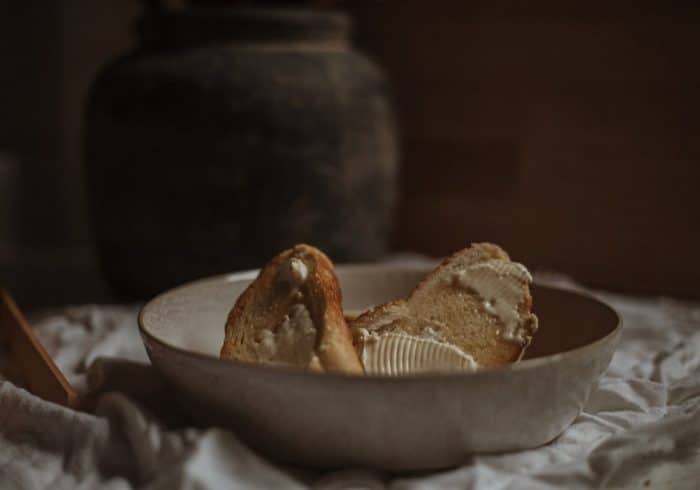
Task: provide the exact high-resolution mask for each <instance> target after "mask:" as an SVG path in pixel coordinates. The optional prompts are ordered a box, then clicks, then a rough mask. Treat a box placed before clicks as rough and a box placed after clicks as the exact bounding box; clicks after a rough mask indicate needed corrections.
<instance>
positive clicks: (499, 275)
mask: <svg viewBox="0 0 700 490" xmlns="http://www.w3.org/2000/svg"><path fill="white" fill-rule="evenodd" d="M531 281H532V278H531V276H530V274H529V273H528V271H527V270H526V269H525V267H524V266H522V265H521V264H518V263H516V262H511V260H510V258H509V257H508V254H507V253H506V252H505V251H503V250H502V249H501V248H500V247H498V246H496V245H493V244H490V243H477V244H472V245H471V246H470V247H469V248H466V249H463V250H460V251H458V252H456V253H454V254H453V255H451V256H450V257H448V258H447V259H445V260H444V261H443V262H442V263H441V264H440V265H439V266H438V267H437V268H436V269H435V270H433V271H432V272H431V273H429V274H428V275H427V276H426V277H425V278H424V279H423V280H422V281H421V282H420V283H419V284H418V286H417V287H416V288H415V289H414V290H413V292H412V293H411V294H410V295H409V297H408V298H406V299H401V300H397V301H393V302H390V303H386V304H383V305H380V306H377V307H375V308H373V309H371V310H369V311H368V312H366V313H364V314H362V315H360V316H359V317H357V318H356V319H354V320H353V321H352V322H351V323H350V327H351V331H352V333H353V338H354V342H355V346H356V349H357V350H358V355H359V356H360V358H361V360H362V362H363V364H364V367H365V372H366V373H367V374H388V375H394V374H410V373H414V372H424V371H452V370H460V371H464V370H474V369H476V368H486V367H495V366H501V365H504V364H507V363H511V362H514V361H517V360H519V359H520V358H521V356H522V355H523V353H524V351H525V348H526V347H527V346H528V345H529V343H530V342H531V340H532V335H533V334H534V332H535V331H536V330H537V317H536V316H535V315H534V314H533V313H532V312H531V311H530V310H531V307H532V297H531V295H530V288H529V284H530V283H531Z"/></svg>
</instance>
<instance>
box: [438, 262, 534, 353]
mask: <svg viewBox="0 0 700 490" xmlns="http://www.w3.org/2000/svg"><path fill="white" fill-rule="evenodd" d="M451 280H452V283H453V284H455V285H457V286H459V287H462V288H465V289H468V290H471V291H474V292H475V293H476V294H477V295H479V297H480V298H481V300H482V304H483V306H484V309H485V310H486V311H487V312H488V313H490V314H491V315H494V316H495V317H497V318H498V319H500V320H501V322H502V323H503V329H502V330H501V331H500V335H501V338H503V339H504V340H507V341H510V342H516V343H518V344H521V345H522V344H524V343H525V342H526V338H525V337H526V335H527V329H526V328H525V321H523V319H522V318H521V316H520V313H519V311H518V305H519V304H520V303H522V302H523V301H524V300H525V294H526V289H525V287H524V286H525V285H526V284H529V283H531V282H532V276H531V275H530V273H529V272H528V271H527V269H526V268H525V267H524V266H523V265H522V264H518V263H517V262H509V261H505V260H499V259H492V260H487V261H484V262H478V263H476V264H472V265H470V266H469V267H467V268H466V269H464V270H460V271H455V272H453V273H452V276H451ZM533 321H534V316H533Z"/></svg>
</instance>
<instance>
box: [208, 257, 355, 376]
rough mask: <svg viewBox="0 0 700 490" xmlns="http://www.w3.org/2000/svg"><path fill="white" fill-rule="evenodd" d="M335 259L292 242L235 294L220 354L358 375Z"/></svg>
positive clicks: (226, 356) (253, 360) (254, 360)
mask: <svg viewBox="0 0 700 490" xmlns="http://www.w3.org/2000/svg"><path fill="white" fill-rule="evenodd" d="M341 302H342V296H341V292H340V286H339V285H338V279H337V277H336V275H335V270H334V269H333V264H332V263H331V261H330V260H329V259H328V257H326V255H325V254H324V253H323V252H321V251H320V250H318V249H316V248H314V247H311V246H309V245H296V246H295V247H293V248H291V249H288V250H285V251H283V252H281V253H280V254H278V255H277V256H275V257H274V258H273V259H272V260H271V261H270V262H268V264H267V265H266V266H265V267H264V268H263V269H262V270H261V271H260V273H259V274H258V277H257V278H256V279H255V281H253V283H251V284H250V286H248V288H247V289H246V290H245V291H244V292H243V294H242V295H241V296H240V297H239V298H238V300H237V301H236V304H235V305H234V307H233V309H232V310H231V312H230V313H229V316H228V321H227V322H226V336H225V339H224V344H223V347H222V348H221V358H222V359H235V360H239V361H245V362H256V363H266V364H280V365H288V366H296V367H300V368H303V369H309V370H314V371H325V372H331V371H332V372H343V373H356V374H362V372H363V370H362V365H361V364H360V361H359V358H358V357H357V353H356V352H355V349H354V347H353V344H352V338H351V335H350V330H349V329H348V326H347V323H346V321H345V318H344V316H343V310H342V304H341Z"/></svg>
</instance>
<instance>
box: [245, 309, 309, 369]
mask: <svg viewBox="0 0 700 490" xmlns="http://www.w3.org/2000/svg"><path fill="white" fill-rule="evenodd" d="M258 335H259V337H258V338H257V339H256V340H257V342H256V343H255V344H254V345H255V347H254V348H255V354H256V357H257V359H258V361H260V362H267V363H272V364H291V365H302V366H305V365H307V364H308V363H309V361H310V360H311V358H312V356H313V355H314V345H315V343H316V328H315V327H314V324H313V321H312V320H311V316H310V315H309V310H307V309H306V307H305V306H304V305H303V304H295V305H293V306H292V308H291V310H290V312H289V315H285V316H284V318H283V319H282V322H280V324H279V325H277V326H276V327H275V329H274V330H270V329H267V328H265V329H262V330H260V331H259V333H258Z"/></svg>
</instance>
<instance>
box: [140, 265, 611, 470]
mask: <svg viewBox="0 0 700 490" xmlns="http://www.w3.org/2000/svg"><path fill="white" fill-rule="evenodd" d="M337 272H338V276H339V279H340V283H341V287H342V290H343V296H344V307H345V309H346V310H363V309H365V308H367V307H369V306H372V305H375V304H378V303H382V302H384V301H387V300H390V299H395V298H398V297H401V296H405V295H406V294H407V293H408V292H409V291H410V290H411V289H412V288H413V287H414V286H415V284H416V283H417V282H418V280H419V279H420V278H421V277H422V276H423V275H424V274H425V273H426V270H425V269H422V268H406V267H399V266H392V265H353V266H338V267H337ZM255 275H256V272H255V271H253V272H243V273H237V274H231V275H225V276H218V277H212V278H209V279H203V280H200V281H196V282H192V283H189V284H186V285H184V286H181V287H179V288H176V289H172V290H170V291H167V292H165V293H163V294H161V295H160V296H158V297H156V298H155V299H153V300H152V301H150V302H149V303H148V304H146V305H145V306H144V308H143V310H142V311H141V314H140V315H139V327H140V330H141V335H142V337H143V340H144V343H145V345H146V349H147V351H148V355H149V356H150V358H151V361H152V362H153V365H154V366H155V367H156V368H157V369H159V370H160V371H161V372H162V374H163V375H164V376H165V378H166V379H167V380H168V381H169V382H171V383H172V385H173V387H174V389H175V390H178V391H179V393H180V394H181V396H182V403H183V404H184V405H185V406H186V407H187V409H188V410H189V411H190V412H191V413H192V414H193V416H194V417H195V418H196V419H197V420H198V421H199V422H200V423H203V424H207V425H209V424H215V425H223V426H226V427H230V428H231V429H233V430H234V431H235V433H236V434H237V435H238V436H239V437H241V438H242V439H243V440H244V441H246V442H247V443H248V444H250V445H251V446H253V447H254V448H256V449H258V450H260V451H261V452H263V453H264V454H266V455H268V456H269V457H271V458H273V459H276V460H278V461H281V462H286V463H292V464H298V465H302V466H312V467H319V468H334V467H348V466H365V467H373V468H379V469H384V470H391V471H416V470H425V469H435V468H443V467H449V466H454V465H457V464H459V463H460V462H463V461H464V460H465V458H467V457H468V456H469V455H470V454H473V453H482V452H502V451H513V450H519V449H526V448H532V447H535V446H539V445H542V444H545V443H547V442H549V441H551V440H552V439H554V438H555V437H557V436H558V435H559V434H560V433H561V432H562V431H563V430H564V429H565V428H566V427H567V426H568V425H569V424H571V422H572V421H573V420H574V418H576V416H577V415H578V414H579V412H580V410H581V408H582V407H583V405H584V403H585V401H586V399H587V397H588V395H589V393H590V390H591V388H592V386H593V385H594V383H595V382H596V380H597V379H598V378H599V376H600V375H601V374H602V373H603V371H604V370H605V369H606V368H607V366H608V364H609V363H610V359H611V358H612V355H613V351H614V349H615V345H616V343H617V340H618V337H619V334H620V329H621V322H620V319H619V317H618V316H617V314H616V313H615V312H614V311H613V310H612V309H611V308H610V307H608V306H606V305H605V304H603V303H601V302H600V301H598V300H596V299H593V298H590V297H587V296H584V295H581V294H577V293H573V292H568V291H563V290H558V289H553V288H549V287H544V286H535V287H534V288H533V293H532V295H533V299H534V310H535V312H536V313H537V315H538V316H539V319H540V330H539V331H538V333H537V335H536V337H535V341H534V342H533V344H532V345H531V346H530V349H529V350H528V355H527V356H526V357H527V358H526V359H525V360H523V361H521V362H519V363H517V364H513V365H509V366H507V367H503V368H499V369H490V370H483V371H478V372H476V373H473V374H450V375H437V374H433V375H422V376H412V377H403V378H389V377H369V376H368V377H359V376H355V377H353V376H342V375H328V374H326V375H320V374H308V373H304V372H299V371H295V370H292V369H281V368H273V367H265V366H258V365H248V364H243V363H236V362H230V361H221V360H219V359H218V353H219V349H220V347H221V343H222V342H223V336H224V324H225V321H226V315H227V314H228V312H229V310H230V308H231V306H232V305H233V303H234V302H235V300H236V298H237V297H238V295H239V294H240V293H241V292H242V291H243V290H244V289H245V287H246V286H247V285H248V284H249V283H250V281H251V280H252V279H253V278H254V277H255Z"/></svg>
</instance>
